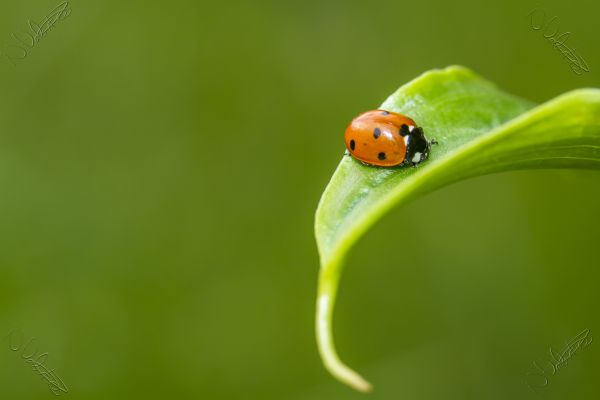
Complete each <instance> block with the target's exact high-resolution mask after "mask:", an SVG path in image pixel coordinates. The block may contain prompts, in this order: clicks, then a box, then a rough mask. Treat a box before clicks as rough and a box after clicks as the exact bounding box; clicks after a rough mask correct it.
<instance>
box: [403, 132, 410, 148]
mask: <svg viewBox="0 0 600 400" xmlns="http://www.w3.org/2000/svg"><path fill="white" fill-rule="evenodd" d="M408 138H409V136H408V135H406V136H404V145H405V146H406V147H408Z"/></svg>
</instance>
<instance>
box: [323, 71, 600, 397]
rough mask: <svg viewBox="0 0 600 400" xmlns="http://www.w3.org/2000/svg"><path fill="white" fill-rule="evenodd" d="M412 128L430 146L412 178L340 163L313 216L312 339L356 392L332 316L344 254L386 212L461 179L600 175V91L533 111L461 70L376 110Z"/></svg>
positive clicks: (432, 77) (439, 75)
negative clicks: (545, 171)
mask: <svg viewBox="0 0 600 400" xmlns="http://www.w3.org/2000/svg"><path fill="white" fill-rule="evenodd" d="M379 108H380V109H382V110H387V111H392V112H397V113H400V114H404V115H407V116H409V117H410V118H412V119H414V120H415V121H416V122H417V123H418V124H419V125H420V126H421V127H423V129H424V130H425V133H426V135H427V137H428V138H430V139H436V140H437V142H438V144H437V145H434V146H433V148H432V150H431V154H430V157H429V159H428V160H426V161H424V162H423V163H422V164H420V165H419V166H418V167H417V168H410V167H402V168H378V167H371V166H365V165H363V164H361V163H360V162H359V161H357V160H355V159H353V158H352V157H350V156H349V155H344V156H343V157H342V160H341V162H340V164H339V165H338V167H337V169H336V171H335V173H334V174H333V176H332V178H331V181H330V182H329V184H328V185H327V188H326V189H325V191H324V193H323V195H322V197H321V201H320V202H319V206H318V208H317V212H316V218H315V234H316V239H317V245H318V248H319V256H320V263H321V268H320V271H319V287H318V299H317V310H316V335H317V341H318V345H319V352H320V354H321V357H322V359H323V362H324V364H325V366H326V368H327V369H328V370H329V371H330V372H331V373H332V374H333V375H334V376H335V377H336V378H338V379H339V380H341V381H342V382H344V383H346V384H348V385H350V386H352V387H354V388H355V389H357V390H360V391H369V390H370V389H371V384H370V383H369V382H367V381H366V380H365V379H364V378H362V377H361V376H360V375H359V374H357V373H356V372H354V371H353V370H352V369H350V368H349V367H347V366H346V365H345V364H344V363H343V362H342V361H341V360H340V359H339V357H338V355H337V353H336V350H335V344H334V340H333V334H332V319H333V310H334V305H335V300H336V295H337V291H338V284H339V280H340V275H341V272H342V270H343V266H344V260H345V257H346V255H347V253H348V251H349V250H350V249H351V248H352V246H353V245H354V244H355V243H356V242H357V240H358V239H359V238H360V237H361V236H362V235H363V234H365V233H366V232H367V231H368V229H369V228H370V227H371V226H373V224H375V222H376V221H377V220H378V219H380V218H382V217H383V216H384V215H385V214H386V213H387V212H388V211H389V210H390V209H391V208H393V207H397V206H398V205H401V204H403V203H405V202H407V201H408V200H411V199H414V198H416V197H417V196H419V195H421V194H424V193H427V192H431V191H432V190H435V189H439V188H441V187H443V186H445V185H448V184H450V183H453V182H456V181H460V180H463V179H466V178H469V177H474V176H480V175H485V174H489V173H494V172H500V171H508V170H517V169H535V168H587V169H598V168H600V90H599V89H578V90H574V91H571V92H568V93H566V94H563V95H561V96H558V97H556V98H555V99H552V100H550V101H548V102H546V103H544V104H542V105H539V106H535V105H534V104H532V103H530V102H529V101H526V100H523V99H520V98H518V97H515V96H513V95H510V94H507V93H505V92H503V91H501V90H499V89H498V88H497V87H496V86H495V85H494V84H492V83H490V82H488V81H486V80H484V79H482V78H481V77H479V76H477V75H476V74H474V73H473V72H471V71H470V70H468V69H466V68H463V67H457V66H452V67H448V68H445V69H443V70H432V71H429V72H426V73H424V74H423V75H421V76H420V77H418V78H416V79H415V80H413V81H411V82H409V83H407V84H406V85H404V86H402V87H401V88H400V89H398V90H397V91H396V92H395V93H393V94H392V95H391V96H390V97H389V98H388V99H387V100H386V101H385V102H384V103H383V104H382V105H381V107H379Z"/></svg>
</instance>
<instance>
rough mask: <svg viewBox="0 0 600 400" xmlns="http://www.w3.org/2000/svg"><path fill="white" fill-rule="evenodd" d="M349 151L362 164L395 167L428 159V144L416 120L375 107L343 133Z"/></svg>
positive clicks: (431, 142) (355, 120)
mask: <svg viewBox="0 0 600 400" xmlns="http://www.w3.org/2000/svg"><path fill="white" fill-rule="evenodd" d="M344 141H345V142H346V148H347V149H348V151H349V152H350V154H351V155H352V156H353V157H354V158H356V159H358V160H360V161H362V162H363V163H364V164H370V165H375V166H378V167H395V166H398V165H407V164H412V165H413V167H414V166H417V165H418V164H420V163H421V162H423V161H424V160H426V159H427V157H428V156H429V150H430V147H431V144H434V143H436V142H435V140H432V141H429V140H427V139H426V138H425V134H424V133H423V129H422V128H420V127H418V126H417V124H416V123H415V121H413V120H412V119H410V118H408V117H406V116H404V115H402V114H398V113H394V112H390V111H384V110H374V111H367V112H366V113H364V114H361V115H359V116H358V117H356V118H354V119H353V120H352V122H351V123H350V125H348V127H347V128H346V133H345V134H344Z"/></svg>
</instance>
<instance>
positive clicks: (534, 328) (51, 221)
mask: <svg viewBox="0 0 600 400" xmlns="http://www.w3.org/2000/svg"><path fill="white" fill-rule="evenodd" d="M59 3H60V1H59V0H22V1H17V0H7V1H3V2H2V4H1V6H0V45H1V46H2V49H4V51H6V49H7V48H10V47H9V46H10V45H11V44H12V43H13V42H12V41H13V39H12V38H11V34H12V33H17V34H18V32H24V31H26V30H27V28H28V25H27V21H28V19H33V20H36V19H37V20H41V19H42V18H43V17H44V16H45V15H47V14H48V13H49V11H50V10H52V9H53V8H54V7H55V6H57V5H58V4H59ZM70 3H71V7H72V13H71V15H70V16H69V17H67V18H66V19H64V20H63V21H60V22H59V23H57V24H56V26H55V28H54V29H53V30H52V31H51V32H49V33H48V34H47V35H46V37H44V38H43V39H42V40H41V41H40V42H39V43H38V44H37V45H36V46H35V47H34V48H33V49H30V50H29V52H28V55H27V57H26V58H25V59H23V60H22V61H19V62H17V65H15V66H13V65H11V64H10V63H8V62H6V60H4V59H0V193H1V195H0V398H2V399H51V398H54V394H53V393H52V392H51V391H50V389H49V387H48V385H47V384H46V382H45V381H44V380H43V379H42V378H41V377H40V376H39V375H37V374H36V373H35V372H34V371H32V369H31V366H30V365H29V364H28V363H27V360H25V359H23V358H22V353H20V352H17V351H12V350H11V349H10V346H11V343H10V341H11V333H12V334H13V335H14V334H15V332H18V334H19V335H21V337H22V340H23V341H28V340H30V339H31V338H35V341H34V342H33V343H34V344H32V345H31V347H30V350H31V351H33V350H35V349H37V350H38V353H37V354H38V355H41V354H43V353H48V356H47V357H48V358H47V362H46V365H47V366H48V367H49V368H51V369H54V370H55V373H56V374H57V375H58V376H60V377H61V378H62V379H63V381H64V383H65V384H66V385H67V387H68V390H69V392H68V393H67V394H64V397H66V398H71V399H107V398H110V399H138V398H139V399H164V398H177V399H294V400H296V399H297V400H301V399H363V398H370V399H461V400H464V399H507V398H511V399H535V398H537V395H536V394H535V393H533V392H532V391H531V390H530V389H529V388H528V387H527V385H526V383H525V380H526V378H527V375H526V374H527V372H528V371H530V369H531V367H532V363H533V362H534V361H538V362H539V363H543V362H544V360H546V359H548V357H549V356H550V354H549V348H550V347H552V348H553V349H554V350H560V349H562V348H563V347H564V345H565V342H566V341H568V340H570V339H572V338H574V337H575V336H576V335H577V334H578V333H580V332H582V331H583V330H584V329H590V335H591V336H592V337H593V336H594V335H600V318H599V315H598V306H599V305H600V295H599V291H598V282H599V280H598V278H599V275H600V273H599V268H598V267H600V258H599V246H598V239H599V234H600V215H599V213H598V205H599V204H600V173H598V172H593V171H570V170H563V171H526V172H513V173H505V174H499V175H493V176H486V177H482V178H478V179H473V180H470V181H466V182H462V183H459V184H455V185H453V186H451V187H447V188H444V189H442V190H439V191H437V192H435V193H432V194H430V195H428V196H426V197H423V198H421V199H419V200H417V201H415V202H413V203H412V204H409V205H408V206H406V207H403V208H400V209H397V210H395V211H394V212H392V213H391V214H389V215H387V216H386V218H385V219H384V220H383V221H382V222H381V223H379V224H378V225H377V226H376V227H375V229H373V230H372V231H371V232H370V233H369V234H368V235H367V236H366V237H365V238H364V239H363V240H361V241H360V243H359V244H358V246H357V247H356V248H355V250H354V251H353V252H352V254H351V257H350V260H349V264H348V265H347V268H346V272H345V275H344V277H343V280H342V286H341V292H340V297H339V302H338V307H337V310H336V319H335V334H336V338H337V341H338V347H339V351H340V354H341V355H342V357H343V358H344V359H345V360H346V361H347V362H348V363H349V364H350V365H352V366H353V367H355V368H356V369H357V370H358V371H360V372H361V373H363V374H364V375H365V376H366V377H367V378H369V379H370V380H371V381H372V382H373V383H374V384H375V391H374V392H373V393H372V394H370V395H368V397H365V395H362V394H359V393H355V392H353V391H352V390H351V389H349V388H347V387H345V386H343V385H342V384H340V383H338V382H337V381H335V380H334V379H333V378H332V377H331V376H329V375H328V374H327V372H326V371H325V370H324V368H323V367H322V365H321V362H320V360H319V357H318V354H317V349H316V345H315V340H314V335H313V330H314V329H313V318H314V315H313V313H314V299H315V295H316V279H317V271H318V257H317V251H316V246H315V242H314V237H313V217H314V211H315V208H316V205H317V202H318V200H319V196H320V193H321V192H322V190H323V189H324V187H325V185H326V184H327V182H328V179H329V177H330V176H331V174H332V172H333V170H334V168H335V166H336V164H337V163H338V161H339V159H340V158H341V155H342V152H343V142H342V132H343V130H344V128H345V126H346V124H347V123H348V121H349V120H350V119H351V118H352V117H353V116H354V115H356V114H358V113H360V112H362V111H364V110H367V109H372V108H376V107H377V106H378V105H379V104H380V103H381V102H382V101H383V100H384V99H385V98H386V97H387V96H388V95H389V94H390V93H392V92H393V91H394V90H396V89H397V88H398V87H399V86H400V85H402V84H403V83H405V82H407V81H409V80H411V79H413V78H414V77H416V76H417V75H419V74H420V73H422V72H423V71H425V70H428V69H431V68H436V67H445V66H447V65H450V64H461V65H465V66H467V67H469V68H472V69H473V70H475V71H476V72H478V73H479V74H481V75H483V76H485V77H487V78H489V79H490V80H492V81H494V82H496V83H497V84H498V85H499V86H500V87H502V88H504V89H506V90H507V91H509V92H511V93H514V94H517V95H520V96H522V97H525V98H528V99H530V100H533V101H536V102H543V101H545V100H547V99H549V98H552V97H554V96H556V95H558V94H560V93H563V92H565V91H568V90H570V89H574V88H579V87H598V86H600V81H599V74H598V72H597V71H598V70H599V68H600V48H599V46H598V44H599V36H598V29H597V28H598V27H597V15H598V12H599V11H600V3H598V2H597V1H592V0H588V1H581V0H574V1H568V2H566V1H545V2H543V3H535V2H532V1H516V0H513V1H497V2H495V3H492V2H479V1H453V2H448V1H443V0H437V1H378V2H367V1H312V0H303V1H236V0H232V1H227V2H223V1H215V0H209V1H200V2H196V1H184V0H171V1H169V2H148V1H127V2H123V1H114V0H104V1H82V0H77V1H71V2H70ZM536 6H539V7H542V8H543V9H544V10H546V12H547V19H548V20H549V19H550V18H551V17H553V16H557V21H558V25H559V28H560V30H561V32H567V31H568V32H571V36H570V38H569V39H568V42H567V43H568V44H569V45H571V47H574V48H575V49H577V51H578V53H579V54H580V55H581V56H583V58H584V59H585V61H587V63H588V65H589V68H590V72H587V73H584V74H582V75H576V74H574V73H573V72H572V71H571V70H570V68H569V66H568V64H567V63H566V62H565V60H564V59H563V58H562V57H561V55H560V53H559V52H558V51H556V50H555V49H554V48H553V47H552V45H551V44H550V43H548V42H547V41H546V40H544V38H543V36H542V32H540V31H534V30H532V29H531V27H530V21H529V19H528V17H527V14H528V13H529V12H530V11H531V10H532V9H534V8H535V7H536ZM555 23H556V22H555ZM13 50H14V49H13ZM406 226H410V227H412V229H411V230H410V232H409V234H407V231H406V229H405V227H406ZM398 236H402V241H401V243H402V246H399V245H398V243H400V241H399V240H398ZM390 240H391V242H392V243H394V245H393V246H390V245H389V244H388V243H390ZM406 249H420V254H421V256H419V257H418V258H411V257H407V256H406V254H407V252H406ZM408 254H415V252H414V251H410V252H408ZM13 340H15V339H14V336H13ZM13 345H14V343H13ZM34 347H35V349H34ZM599 373H600V344H599V343H595V342H592V344H591V345H589V346H588V347H586V348H585V349H582V350H580V351H579V352H578V353H577V354H576V355H574V356H573V357H572V358H571V360H570V361H569V363H568V365H566V366H565V367H564V368H562V369H561V370H559V371H558V373H556V374H555V375H549V384H548V385H547V387H545V388H544V389H543V390H542V393H541V395H542V396H543V397H545V398H547V399H567V398H568V399H589V398H594V397H597V396H598V393H599V391H600V386H599V385H600V384H599V383H598V379H597V378H598V375H599Z"/></svg>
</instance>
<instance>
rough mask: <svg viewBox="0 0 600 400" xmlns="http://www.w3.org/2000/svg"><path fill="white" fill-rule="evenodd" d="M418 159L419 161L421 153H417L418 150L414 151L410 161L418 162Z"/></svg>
mask: <svg viewBox="0 0 600 400" xmlns="http://www.w3.org/2000/svg"><path fill="white" fill-rule="evenodd" d="M419 161H421V153H419V152H418V151H417V152H416V153H415V155H414V156H413V159H412V162H414V163H418V162H419Z"/></svg>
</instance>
